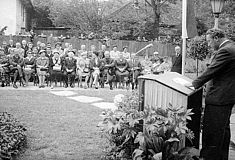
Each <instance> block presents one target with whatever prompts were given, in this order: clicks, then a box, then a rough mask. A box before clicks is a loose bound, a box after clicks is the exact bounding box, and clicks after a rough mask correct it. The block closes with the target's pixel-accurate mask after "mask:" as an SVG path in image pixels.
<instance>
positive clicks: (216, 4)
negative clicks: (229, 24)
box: [210, 0, 225, 14]
mask: <svg viewBox="0 0 235 160" xmlns="http://www.w3.org/2000/svg"><path fill="white" fill-rule="evenodd" d="M210 1H211V7H212V11H213V13H214V14H220V13H221V12H222V8H223V6H224V1H225V0H210Z"/></svg>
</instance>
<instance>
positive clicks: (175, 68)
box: [171, 54, 182, 74]
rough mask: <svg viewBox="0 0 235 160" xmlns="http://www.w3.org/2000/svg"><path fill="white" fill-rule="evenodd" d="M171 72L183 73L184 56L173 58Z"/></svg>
mask: <svg viewBox="0 0 235 160" xmlns="http://www.w3.org/2000/svg"><path fill="white" fill-rule="evenodd" d="M171 72H177V73H180V74H181V73H182V55H181V54H180V55H179V56H174V57H172V68H171Z"/></svg>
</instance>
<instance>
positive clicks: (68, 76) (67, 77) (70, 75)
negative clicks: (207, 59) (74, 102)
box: [63, 71, 75, 85]
mask: <svg viewBox="0 0 235 160" xmlns="http://www.w3.org/2000/svg"><path fill="white" fill-rule="evenodd" d="M63 74H64V81H65V84H66V85H68V83H69V84H70V85H71V84H72V83H73V82H74V79H75V72H67V71H64V72H63Z"/></svg>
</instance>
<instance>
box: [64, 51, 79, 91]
mask: <svg viewBox="0 0 235 160" xmlns="http://www.w3.org/2000/svg"><path fill="white" fill-rule="evenodd" d="M73 56H74V52H72V51H70V52H68V57H66V58H65V60H64V65H63V74H64V77H65V88H67V87H68V84H70V87H71V88H73V87H74V84H73V82H74V78H75V72H76V63H77V61H76V59H75V58H73Z"/></svg>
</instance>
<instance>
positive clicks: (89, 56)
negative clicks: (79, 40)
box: [87, 45, 96, 59]
mask: <svg viewBox="0 0 235 160" xmlns="http://www.w3.org/2000/svg"><path fill="white" fill-rule="evenodd" d="M95 52H96V46H95V45H91V50H90V51H89V52H88V55H87V57H88V58H89V59H92V57H93V54H94V53H95Z"/></svg>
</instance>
